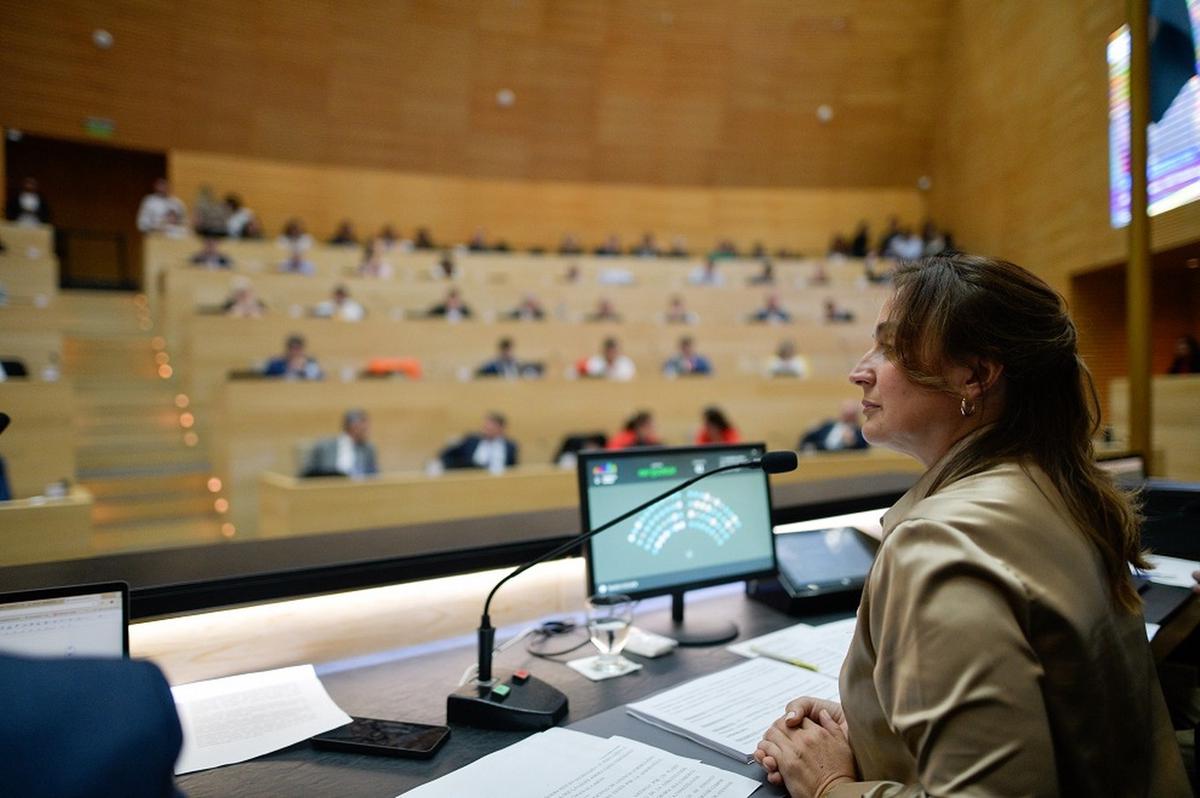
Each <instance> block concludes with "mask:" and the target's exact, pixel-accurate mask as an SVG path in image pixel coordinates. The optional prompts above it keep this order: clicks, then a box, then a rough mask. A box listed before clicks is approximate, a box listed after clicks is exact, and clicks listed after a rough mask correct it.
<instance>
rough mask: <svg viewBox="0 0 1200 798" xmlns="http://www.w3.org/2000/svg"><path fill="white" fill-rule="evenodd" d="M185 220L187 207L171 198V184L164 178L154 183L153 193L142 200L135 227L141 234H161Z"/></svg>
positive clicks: (176, 198) (177, 199) (180, 201)
mask: <svg viewBox="0 0 1200 798" xmlns="http://www.w3.org/2000/svg"><path fill="white" fill-rule="evenodd" d="M185 219H187V206H186V205H184V204H183V200H181V199H179V197H174V196H171V184H170V183H169V182H168V181H167V179H166V178H165V177H160V178H159V179H158V180H155V181H154V192H153V193H151V194H147V195H146V196H145V198H144V199H142V204H141V206H140V207H139V208H138V215H137V226H138V230H141V231H142V232H143V233H162V232H166V231H167V230H168V229H170V228H172V227H175V226H177V225H180V224H182V223H183V221H184V220H185Z"/></svg>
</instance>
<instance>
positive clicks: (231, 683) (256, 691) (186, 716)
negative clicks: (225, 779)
mask: <svg viewBox="0 0 1200 798" xmlns="http://www.w3.org/2000/svg"><path fill="white" fill-rule="evenodd" d="M171 693H172V695H174V697H175V709H176V710H178V711H179V722H180V724H181V725H182V726H183V750H182V751H181V752H180V754H179V760H178V761H177V762H176V763H175V775H180V774H182V773H191V772H192V771H196V770H206V769H208V768H215V767H219V766H221V765H230V764H233V763H234V762H245V761H246V760H247V759H253V758H254V757H256V756H262V755H263V754H269V753H271V752H272V751H278V750H279V749H280V748H286V747H287V746H289V745H292V744H293V743H298V742H300V741H301V740H306V739H308V738H309V737H312V736H313V735H314V734H320V733H321V732H325V731H329V730H330V729H335V728H337V727H338V726H344V725H346V724H347V723H349V722H350V716H349V715H347V714H346V713H345V712H343V711H342V710H341V709H339V708H338V706H337V704H335V703H333V699H331V698H330V697H329V694H328V693H326V692H325V688H324V687H323V686H322V685H321V680H320V679H318V678H317V673H316V671H314V670H313V666H312V665H297V666H296V667H293V668H279V669H278V670H272V671H262V672H259V673H245V674H242V675H240V676H227V677H225V678H223V679H210V680H208V681H204V682H193V683H192V684H183V685H179V686H178V687H173V688H171Z"/></svg>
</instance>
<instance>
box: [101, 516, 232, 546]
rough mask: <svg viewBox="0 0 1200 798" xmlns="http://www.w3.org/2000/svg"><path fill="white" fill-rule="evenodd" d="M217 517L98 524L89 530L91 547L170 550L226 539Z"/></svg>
mask: <svg viewBox="0 0 1200 798" xmlns="http://www.w3.org/2000/svg"><path fill="white" fill-rule="evenodd" d="M222 523H223V522H222V521H221V520H220V519H216V518H210V517H207V516H191V517H188V518H176V519H172V520H158V519H156V520H152V521H134V522H129V523H124V524H113V525H111V526H106V527H101V528H99V529H95V530H93V532H92V536H91V543H92V550H93V551H95V552H97V553H103V554H112V553H116V552H121V551H145V550H147V549H170V548H176V547H178V546H189V545H194V544H198V543H217V542H222V541H224V540H225V537H224V536H223V535H222V534H221V524H222Z"/></svg>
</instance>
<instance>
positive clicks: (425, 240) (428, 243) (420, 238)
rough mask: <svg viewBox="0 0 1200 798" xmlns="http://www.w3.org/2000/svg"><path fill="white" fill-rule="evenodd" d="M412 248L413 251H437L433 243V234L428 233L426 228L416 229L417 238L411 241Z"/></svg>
mask: <svg viewBox="0 0 1200 798" xmlns="http://www.w3.org/2000/svg"><path fill="white" fill-rule="evenodd" d="M413 248H415V249H437V244H435V243H434V241H433V233H431V232H429V228H428V227H418V228H417V236H416V238H415V239H413Z"/></svg>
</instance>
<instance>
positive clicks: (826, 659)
mask: <svg viewBox="0 0 1200 798" xmlns="http://www.w3.org/2000/svg"><path fill="white" fill-rule="evenodd" d="M857 623H858V619H857V618H846V619H845V620H842V621H834V622H833V623H826V624H822V625H821V626H809V625H808V624H804V623H798V624H796V625H795V626H789V627H788V628H786V629H780V630H779V631H777V632H771V633H770V634H766V635H763V636H762V637H756V638H754V639H752V640H746V641H744V642H741V643H734V644H733V645H731V646H728V649H729V650H730V651H732V652H733V653H734V654H737V655H739V656H742V657H751V658H752V657H769V658H771V659H777V660H780V661H781V662H788V663H791V664H793V665H798V666H799V667H801V668H805V667H807V668H811V669H812V670H815V671H816V672H818V673H823V674H825V675H826V676H832V677H834V678H835V679H836V678H837V677H838V674H840V673H841V672H842V662H843V661H845V659H846V652H848V651H849V650H850V641H851V640H852V639H853V638H854V627H855V625H856V624H857Z"/></svg>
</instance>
